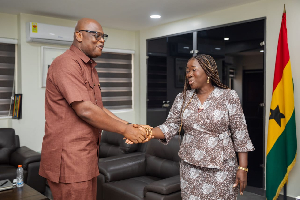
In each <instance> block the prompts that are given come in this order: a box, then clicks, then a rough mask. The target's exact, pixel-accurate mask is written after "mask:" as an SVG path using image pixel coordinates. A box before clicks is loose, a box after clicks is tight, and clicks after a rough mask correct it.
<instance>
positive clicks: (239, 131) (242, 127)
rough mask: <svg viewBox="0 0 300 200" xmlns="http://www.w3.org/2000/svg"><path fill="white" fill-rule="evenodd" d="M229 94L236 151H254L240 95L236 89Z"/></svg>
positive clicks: (230, 121)
mask: <svg viewBox="0 0 300 200" xmlns="http://www.w3.org/2000/svg"><path fill="white" fill-rule="evenodd" d="M229 95H230V97H229V101H228V112H229V129H230V131H231V135H232V140H233V146H234V150H235V151H236V152H248V151H254V146H253V144H252V142H251V140H250V137H249V134H248V130H247V124H246V120H245V116H244V113H243V109H242V106H241V103H240V99H239V96H238V94H237V93H236V91H234V90H231V91H230V94H229Z"/></svg>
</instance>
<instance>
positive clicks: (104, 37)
mask: <svg viewBox="0 0 300 200" xmlns="http://www.w3.org/2000/svg"><path fill="white" fill-rule="evenodd" d="M80 31H85V32H87V33H94V34H95V35H93V36H94V37H95V39H96V40H97V41H100V40H101V38H103V40H104V42H106V40H107V38H108V35H107V34H104V33H101V32H98V31H90V30H79V31H78V32H80ZM98 33H100V34H101V35H100V36H99V37H100V39H97V34H98Z"/></svg>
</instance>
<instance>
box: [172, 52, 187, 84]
mask: <svg viewBox="0 0 300 200" xmlns="http://www.w3.org/2000/svg"><path fill="white" fill-rule="evenodd" d="M187 62H188V59H186V58H176V59H175V87H177V88H183V87H184V80H185V68H186V64H187Z"/></svg>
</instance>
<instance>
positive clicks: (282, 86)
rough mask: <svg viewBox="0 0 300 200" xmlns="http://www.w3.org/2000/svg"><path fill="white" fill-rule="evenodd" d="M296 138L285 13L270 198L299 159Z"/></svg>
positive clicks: (272, 120)
mask: <svg viewBox="0 0 300 200" xmlns="http://www.w3.org/2000/svg"><path fill="white" fill-rule="evenodd" d="M296 153H297V138H296V123H295V106H294V84H293V78H292V69H291V63H290V55H289V49H288V41H287V29H286V13H285V11H284V13H283V15H282V22H281V28H280V33H279V39H278V46H277V56H276V64H275V73H274V81H273V94H272V102H271V108H270V117H269V130H268V142H267V151H266V154H267V167H266V197H267V200H274V199H277V197H278V195H279V193H280V191H281V189H282V187H283V186H284V185H285V184H286V183H287V181H288V175H289V172H290V171H291V169H292V168H293V166H294V165H295V162H296Z"/></svg>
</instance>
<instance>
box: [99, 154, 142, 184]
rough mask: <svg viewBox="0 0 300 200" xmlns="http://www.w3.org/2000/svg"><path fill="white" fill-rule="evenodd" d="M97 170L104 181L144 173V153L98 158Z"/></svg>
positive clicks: (122, 178) (117, 179)
mask: <svg viewBox="0 0 300 200" xmlns="http://www.w3.org/2000/svg"><path fill="white" fill-rule="evenodd" d="M99 172H100V174H103V175H104V177H105V182H112V181H119V180H124V179H128V178H132V177H137V176H143V175H145V174H146V163H145V153H135V154H134V155H129V154H124V155H119V156H114V157H110V158H107V159H105V158H103V159H100V160H99Z"/></svg>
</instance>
